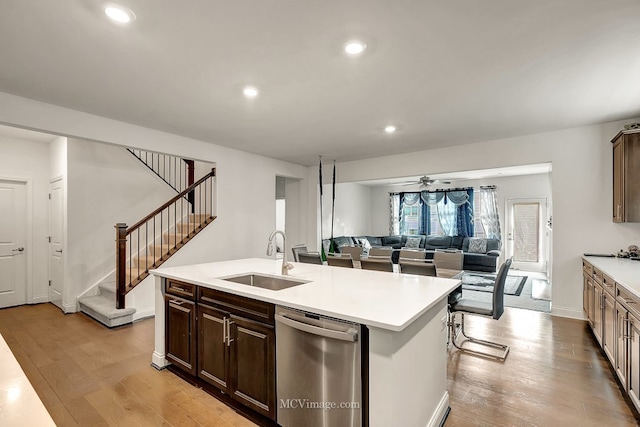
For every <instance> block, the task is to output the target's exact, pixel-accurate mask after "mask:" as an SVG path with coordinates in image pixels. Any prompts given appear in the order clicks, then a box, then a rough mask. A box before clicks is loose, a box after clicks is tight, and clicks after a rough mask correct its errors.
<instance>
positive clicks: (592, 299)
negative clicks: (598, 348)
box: [587, 277, 596, 328]
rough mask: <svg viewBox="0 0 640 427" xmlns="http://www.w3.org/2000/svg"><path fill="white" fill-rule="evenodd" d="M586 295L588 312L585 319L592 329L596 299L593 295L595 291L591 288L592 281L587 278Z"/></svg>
mask: <svg viewBox="0 0 640 427" xmlns="http://www.w3.org/2000/svg"><path fill="white" fill-rule="evenodd" d="M587 293H588V294H589V295H588V297H589V311H588V313H587V319H588V320H589V325H591V328H593V320H594V317H595V313H596V310H595V307H596V305H595V298H596V294H595V289H594V287H593V279H592V278H591V277H588V278H587Z"/></svg>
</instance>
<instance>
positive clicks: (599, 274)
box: [592, 267, 603, 285]
mask: <svg viewBox="0 0 640 427" xmlns="http://www.w3.org/2000/svg"><path fill="white" fill-rule="evenodd" d="M602 276H603V274H602V271H600V270H598V269H597V268H595V267H593V275H592V277H593V278H594V279H595V281H596V282H598V283H599V284H601V285H602V284H603V283H602Z"/></svg>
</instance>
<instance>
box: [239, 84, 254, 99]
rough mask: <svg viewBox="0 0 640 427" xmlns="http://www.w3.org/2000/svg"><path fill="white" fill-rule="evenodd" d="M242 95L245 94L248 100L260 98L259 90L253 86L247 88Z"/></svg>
mask: <svg viewBox="0 0 640 427" xmlns="http://www.w3.org/2000/svg"><path fill="white" fill-rule="evenodd" d="M242 93H244V96H246V97H247V98H255V97H256V96H258V89H256V88H255V87H253V86H247V87H245V88H244V89H243V90H242Z"/></svg>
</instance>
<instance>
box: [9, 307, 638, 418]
mask: <svg viewBox="0 0 640 427" xmlns="http://www.w3.org/2000/svg"><path fill="white" fill-rule="evenodd" d="M468 325H469V326H470V327H469V328H468V330H469V331H470V332H471V331H475V332H477V335H479V336H480V335H482V336H490V337H492V338H495V339H496V340H501V341H502V342H506V343H509V344H510V345H511V346H512V347H511V353H510V354H509V357H508V358H507V361H506V362H505V363H504V364H502V363H500V362H495V361H491V360H486V359H481V358H478V357H474V356H470V355H465V354H460V353H458V352H457V351H451V352H450V357H449V393H450V398H451V402H450V405H451V413H450V415H449V418H448V419H447V422H446V426H447V427H449V426H535V425H539V426H562V427H573V426H591V425H593V426H604V425H606V426H614V425H617V426H632V425H636V422H635V420H634V418H633V414H632V412H631V410H630V409H629V407H628V406H627V404H626V402H625V401H624V400H623V398H622V395H621V393H620V391H619V390H618V386H617V384H616V382H615V381H614V379H613V377H612V375H611V372H610V370H609V368H608V366H607V364H606V362H605V360H604V358H603V357H602V356H601V354H600V353H599V351H598V350H597V348H596V347H595V345H594V343H593V340H592V338H591V336H590V335H589V334H588V333H587V330H586V327H585V325H584V323H583V322H580V321H575V320H568V319H562V318H555V317H551V316H549V315H548V314H544V313H539V312H533V311H526V310H519V309H507V311H506V312H505V314H504V315H503V317H502V319H500V321H497V322H496V321H491V320H484V319H478V318H476V319H474V322H469V323H468ZM153 329H154V328H153V319H149V320H144V321H141V322H138V323H136V324H134V325H131V326H126V327H123V328H119V329H114V330H109V329H106V328H104V327H103V326H101V325H99V324H98V323H96V322H94V321H93V320H91V319H89V318H88V317H86V316H85V315H83V314H69V315H63V314H62V313H61V312H60V310H59V309H57V308H56V307H54V306H53V305H50V304H40V305H36V306H22V307H16V308H9V309H3V310H0V333H2V335H3V336H4V338H5V340H6V341H7V343H8V344H9V346H10V347H11V349H12V351H13V353H14V354H15V356H16V358H17V359H18V362H19V363H20V365H21V366H22V368H23V369H24V371H25V373H26V374H27V376H28V378H29V380H30V381H31V382H32V384H33V386H34V388H35V389H36V391H37V393H38V395H39V396H40V398H41V399H42V401H43V402H44V404H45V406H46V407H47V409H48V410H49V412H50V413H51V416H52V417H53V419H54V421H55V422H56V423H57V424H58V425H59V426H73V425H90V426H106V425H118V426H157V425H177V426H182V425H189V426H199V425H209V426H223V427H229V426H253V424H252V423H250V422H249V421H247V420H245V419H244V418H243V417H241V416H240V415H238V414H236V413H235V412H234V411H233V410H231V409H229V408H228V407H226V406H225V405H223V404H221V403H219V402H218V401H217V400H216V399H214V398H213V397H211V396H209V395H207V394H206V393H205V392H203V391H202V390H200V389H197V388H195V387H192V386H190V385H189V384H187V383H186V382H184V381H182V380H181V379H179V378H178V377H177V376H175V375H173V374H171V373H170V372H168V371H166V370H165V371H157V370H155V369H153V368H152V367H150V366H149V361H150V358H151V352H152V351H153ZM398 425H402V421H401V420H399V422H398Z"/></svg>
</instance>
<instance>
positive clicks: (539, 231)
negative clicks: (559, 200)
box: [506, 199, 547, 271]
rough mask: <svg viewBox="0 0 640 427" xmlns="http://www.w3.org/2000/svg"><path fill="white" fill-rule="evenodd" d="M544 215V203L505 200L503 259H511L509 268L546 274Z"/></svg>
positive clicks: (535, 200) (538, 200)
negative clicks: (504, 245)
mask: <svg viewBox="0 0 640 427" xmlns="http://www.w3.org/2000/svg"><path fill="white" fill-rule="evenodd" d="M546 212H547V201H546V199H510V200H507V224H506V230H507V247H506V255H507V258H510V257H513V264H512V265H511V268H513V269H517V270H527V271H546V267H547V254H546V248H547V244H546V242H547V233H546V228H545V226H544V221H545V218H546Z"/></svg>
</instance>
